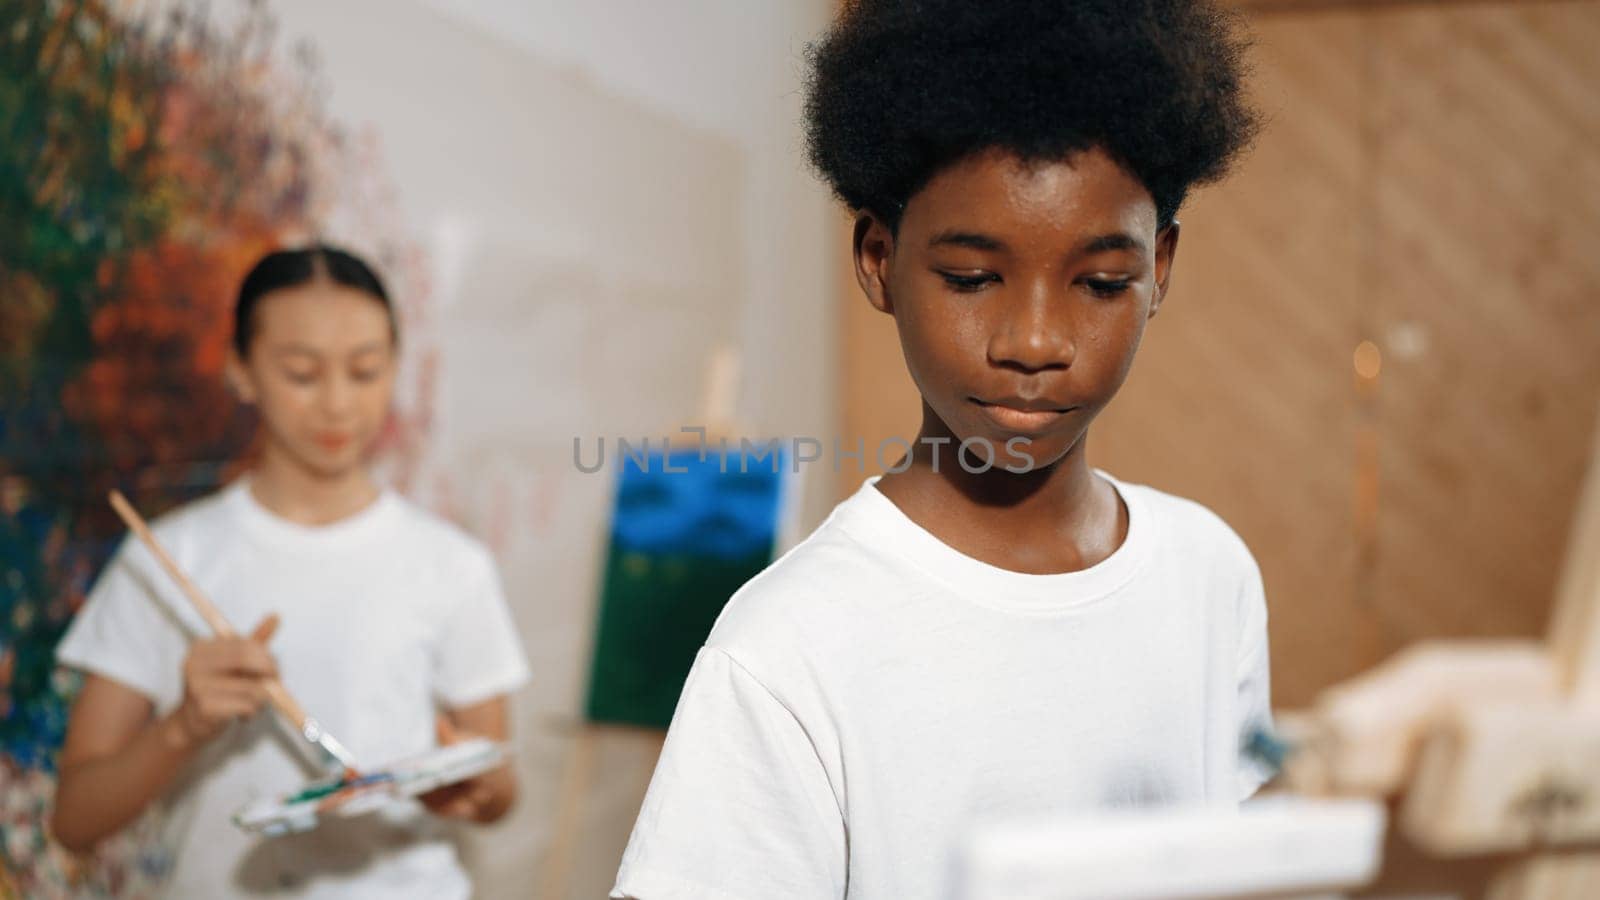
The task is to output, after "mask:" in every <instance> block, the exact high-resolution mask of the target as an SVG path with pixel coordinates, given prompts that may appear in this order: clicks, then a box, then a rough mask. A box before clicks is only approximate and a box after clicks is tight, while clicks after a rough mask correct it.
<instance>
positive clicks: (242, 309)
mask: <svg viewBox="0 0 1600 900" xmlns="http://www.w3.org/2000/svg"><path fill="white" fill-rule="evenodd" d="M313 281H331V282H333V283H334V284H338V285H342V286H344V287H348V288H354V289H356V290H358V291H363V292H365V293H367V294H370V295H372V298H373V299H374V300H377V301H378V302H379V303H382V304H383V309H384V312H386V313H388V315H389V336H390V337H391V338H393V339H394V340H395V341H396V342H397V343H398V342H399V340H400V329H399V325H398V323H397V322H396V321H395V314H394V304H393V303H391V302H390V300H389V293H388V291H385V290H384V289H383V282H382V281H381V280H379V278H378V275H377V273H375V272H373V271H372V267H371V266H368V265H367V264H366V263H364V262H362V261H361V260H360V259H359V258H358V257H356V256H355V255H354V254H352V253H349V252H347V251H344V250H341V249H339V248H338V247H330V246H328V245H327V244H313V245H311V246H309V247H301V248H298V249H293V250H276V251H273V252H272V253H268V254H267V255H266V256H263V257H262V258H261V261H260V262H258V263H256V264H255V267H254V268H252V269H251V270H250V274H248V275H246V276H245V277H244V283H243V284H241V285H240V286H239V302H238V303H237V304H235V305H234V307H233V348H234V350H236V351H238V353H239V356H240V357H241V358H243V357H245V356H248V355H249V352H250V339H251V338H252V337H254V336H255V312H256V306H257V305H258V304H259V303H260V301H261V298H262V297H265V296H266V295H268V294H270V293H272V292H273V291H279V290H283V289H284V288H292V287H299V286H300V285H303V284H310V283H311V282H313Z"/></svg>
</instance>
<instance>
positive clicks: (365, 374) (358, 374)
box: [350, 369, 383, 383]
mask: <svg viewBox="0 0 1600 900" xmlns="http://www.w3.org/2000/svg"><path fill="white" fill-rule="evenodd" d="M382 374H383V372H382V371H381V370H378V369H356V370H355V371H353V372H351V373H350V377H351V378H353V379H355V380H356V381H360V382H362V383H366V382H369V381H377V380H378V376H380V375H382Z"/></svg>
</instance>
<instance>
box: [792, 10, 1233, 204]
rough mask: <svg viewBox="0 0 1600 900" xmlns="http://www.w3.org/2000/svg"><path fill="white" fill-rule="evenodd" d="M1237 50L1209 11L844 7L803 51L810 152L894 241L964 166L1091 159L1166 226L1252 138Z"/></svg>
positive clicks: (1228, 25) (1221, 14)
mask: <svg viewBox="0 0 1600 900" xmlns="http://www.w3.org/2000/svg"><path fill="white" fill-rule="evenodd" d="M1246 46H1247V41H1246V39H1245V37H1244V36H1243V30H1242V28H1241V26H1240V25H1239V24H1238V19H1237V17H1236V15H1235V14H1233V13H1230V12H1227V11H1224V10H1221V9H1219V8H1217V7H1215V6H1213V5H1211V4H1210V3H1208V2H1205V0H849V2H847V3H846V4H845V8H844V10H843V12H842V13H841V14H840V16H839V18H838V20H837V21H836V22H835V23H834V25H833V27H832V28H831V29H830V30H829V31H828V32H827V33H826V34H825V35H824V36H823V37H822V38H821V39H820V40H819V41H817V42H816V43H814V44H812V45H811V46H810V47H809V48H808V56H809V59H810V63H811V72H810V79H809V84H808V91H807V97H806V105H805V117H806V131H807V149H808V151H809V155H810V158H811V162H812V164H813V165H814V166H815V167H816V168H817V170H818V171H819V172H820V173H821V174H822V176H823V178H825V179H826V180H827V181H828V182H829V183H830V184H831V185H832V187H833V191H834V193H835V194H837V195H838V197H839V199H840V200H842V201H844V203H845V204H846V205H848V206H849V207H850V208H851V209H852V210H855V211H857V212H862V211H865V212H869V213H871V214H873V215H874V216H876V217H878V218H879V219H881V220H883V221H884V222H885V223H886V224H888V225H889V226H890V228H891V229H897V228H898V226H899V221H900V214H901V213H902V212H903V211H904V209H905V204H906V203H907V202H908V201H909V200H910V199H911V197H912V196H913V195H915V194H916V193H917V191H919V190H921V189H922V188H923V187H924V186H925V185H926V184H927V183H928V181H929V180H931V179H932V178H933V177H934V175H936V174H937V173H938V172H939V171H940V170H942V169H944V168H945V167H947V166H949V165H951V164H953V163H956V162H958V161H960V160H962V159H965V158H967V157H969V156H971V155H973V154H975V153H978V152H981V151H985V150H990V149H995V148H999V149H1003V150H1006V151H1009V152H1011V153H1014V154H1016V155H1017V156H1019V157H1021V158H1022V159H1025V160H1064V159H1068V158H1070V157H1071V156H1073V155H1074V154H1076V153H1078V152H1081V151H1084V150H1089V149H1091V148H1095V147H1098V148H1101V149H1103V150H1104V151H1105V152H1106V153H1107V154H1108V155H1109V156H1111V157H1112V158H1113V159H1115V160H1116V161H1117V162H1118V163H1119V164H1120V165H1121V166H1122V167H1123V168H1124V169H1126V170H1127V171H1128V172H1129V173H1130V174H1132V175H1133V176H1134V177H1135V178H1137V179H1138V180H1139V181H1140V183H1142V184H1143V185H1144V186H1145V188H1146V189H1147V190H1148V191H1149V192H1150V196H1151V197H1152V199H1154V201H1155V206H1156V214H1157V220H1158V222H1159V223H1160V226H1162V227H1164V226H1165V225H1167V224H1168V223H1170V222H1171V221H1172V219H1173V217H1174V216H1175V215H1176V214H1177V212H1178V208H1179V207H1180V206H1181V205H1182V204H1183V200H1184V197H1185V196H1186V195H1187V194H1188V192H1189V189H1190V188H1191V187H1193V186H1194V185H1196V184H1203V183H1206V182H1210V181H1215V180H1217V179H1219V178H1221V177H1222V176H1223V175H1224V174H1225V173H1226V171H1227V169H1228V166H1229V164H1230V163H1231V162H1232V160H1233V159H1234V158H1235V157H1236V156H1237V155H1239V153H1240V152H1241V151H1242V150H1243V149H1244V148H1245V147H1247V146H1248V145H1249V143H1250V141H1251V140H1252V139H1253V137H1254V136H1255V133H1256V131H1257V129H1258V127H1259V118H1258V116H1257V114H1256V113H1255V112H1254V111H1253V110H1252V109H1251V108H1250V106H1249V104H1248V103H1247V101H1246V99H1245V97H1244V90H1243V81H1244V75H1245V65H1244V53H1245V49H1246Z"/></svg>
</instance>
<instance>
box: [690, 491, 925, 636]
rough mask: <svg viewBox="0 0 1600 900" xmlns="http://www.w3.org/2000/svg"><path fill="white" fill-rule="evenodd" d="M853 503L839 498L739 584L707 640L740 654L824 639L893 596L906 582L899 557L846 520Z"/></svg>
mask: <svg viewBox="0 0 1600 900" xmlns="http://www.w3.org/2000/svg"><path fill="white" fill-rule="evenodd" d="M852 502H853V500H846V501H844V502H843V503H841V504H839V506H838V507H836V508H835V509H834V511H833V512H832V514H830V515H829V516H828V518H827V519H826V520H825V521H824V522H823V523H822V524H821V525H819V526H817V529H816V530H815V531H813V532H812V533H811V534H810V535H809V536H807V537H806V538H805V539H804V540H802V541H801V542H800V543H799V544H796V545H795V546H794V547H793V548H792V549H790V550H789V551H788V552H787V553H784V554H783V555H782V556H780V557H779V558H778V559H777V560H775V561H774V562H773V563H772V564H771V565H769V566H767V567H766V568H765V569H763V570H762V571H761V573H760V574H758V575H756V576H755V577H754V578H752V579H750V580H749V581H748V582H746V583H745V584H744V586H743V587H741V588H739V590H738V591H737V592H735V593H734V595H733V597H731V598H730V599H729V600H728V602H727V604H726V605H725V606H724V607H723V609H722V613H721V615H719V616H718V617H717V622H716V625H715V626H714V627H713V628H712V631H711V635H710V637H709V638H708V639H707V641H706V643H707V644H708V645H710V646H713V647H719V648H721V649H724V650H729V651H730V652H732V653H733V654H734V655H735V656H736V657H740V658H743V655H742V654H741V653H740V652H738V651H740V650H747V651H748V650H754V651H756V652H761V649H762V648H765V649H769V650H770V649H777V648H778V647H780V646H794V645H795V643H796V642H797V641H803V640H805V639H806V637H805V636H815V637H818V638H820V639H826V638H827V636H829V635H831V634H835V633H838V632H839V631H840V629H839V628H838V626H839V625H840V624H841V623H842V622H843V621H844V620H846V619H848V618H854V617H858V616H859V615H860V614H861V612H862V607H863V605H864V604H870V603H871V601H872V598H874V597H882V596H885V595H892V594H893V593H894V591H895V589H896V588H897V587H899V586H901V582H902V581H903V579H899V578H897V569H896V563H895V560H894V559H893V558H892V557H891V556H889V555H887V554H884V553H882V552H881V551H878V550H876V549H874V548H873V547H871V546H870V545H868V544H867V543H866V542H864V541H863V540H862V539H861V538H860V537H858V536H857V535H855V534H853V533H852V532H851V531H850V530H848V529H847V528H846V527H845V526H844V521H845V520H846V519H847V518H848V515H849V512H850V506H851V504H852Z"/></svg>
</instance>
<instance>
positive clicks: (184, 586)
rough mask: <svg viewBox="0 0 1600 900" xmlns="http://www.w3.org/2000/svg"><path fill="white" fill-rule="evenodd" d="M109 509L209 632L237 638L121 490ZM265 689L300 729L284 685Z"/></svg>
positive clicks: (302, 719) (301, 714) (300, 715)
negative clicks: (143, 547)
mask: <svg viewBox="0 0 1600 900" xmlns="http://www.w3.org/2000/svg"><path fill="white" fill-rule="evenodd" d="M111 508H112V509H114V510H116V511H117V515H118V516H119V517H121V518H122V521H123V523H124V524H126V525H127V526H128V530H130V531H132V532H133V533H134V534H135V535H137V536H138V538H139V540H140V541H141V542H142V543H143V544H144V546H145V549H147V550H149V551H150V554H151V555H152V556H154V557H155V558H156V562H158V563H160V564H161V568H163V569H165V570H166V572H167V574H168V575H170V576H172V580H173V581H175V582H177V584H178V588H179V589H180V590H182V591H183V595H184V596H185V597H188V598H189V603H190V604H192V605H193V606H194V609H195V612H197V613H199V614H200V618H202V619H204V620H205V621H206V624H207V625H209V626H211V630H212V631H213V632H215V633H216V635H217V636H218V637H237V636H238V632H236V631H234V630H233V626H232V625H230V624H228V620H227V618H225V617H224V616H223V615H222V611H221V610H219V609H217V607H216V605H215V604H213V603H212V602H211V599H210V598H208V597H207V596H206V595H205V594H204V593H202V592H201V591H200V588H199V587H198V586H197V585H196V584H195V583H194V582H193V581H190V580H189V576H187V575H185V574H183V570H182V569H180V568H178V564H177V562H176V561H174V560H173V558H172V557H171V556H170V555H168V554H167V551H166V549H165V548H163V547H162V546H161V542H160V541H157V540H156V536H155V534H154V533H152V532H151V531H150V526H149V525H146V524H145V521H144V518H143V517H142V516H140V515H139V512H138V510H136V509H134V508H133V504H131V503H129V502H128V498H126V497H124V496H122V492H121V491H118V490H112V492H111ZM266 688H267V700H268V701H270V702H271V703H272V706H273V708H274V709H276V710H277V711H278V712H280V713H282V714H283V716H284V718H286V719H288V720H289V721H290V723H292V724H293V725H294V727H295V728H297V729H302V730H303V729H304V728H305V723H306V711H305V710H304V709H302V708H301V707H300V704H299V703H297V702H296V701H295V699H294V697H292V696H290V694H289V690H288V689H287V688H285V687H284V686H283V682H282V681H279V680H278V679H276V678H273V679H270V680H268V681H267V685H266Z"/></svg>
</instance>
